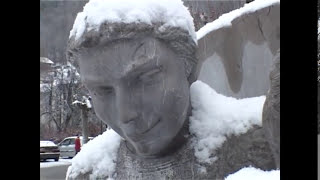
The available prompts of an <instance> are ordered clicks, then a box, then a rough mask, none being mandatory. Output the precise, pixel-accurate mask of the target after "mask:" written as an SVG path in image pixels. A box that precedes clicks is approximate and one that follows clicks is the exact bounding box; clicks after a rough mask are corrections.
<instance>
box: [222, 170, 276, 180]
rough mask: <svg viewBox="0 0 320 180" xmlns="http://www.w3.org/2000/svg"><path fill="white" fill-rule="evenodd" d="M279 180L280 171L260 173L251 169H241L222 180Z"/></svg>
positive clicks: (260, 171)
mask: <svg viewBox="0 0 320 180" xmlns="http://www.w3.org/2000/svg"><path fill="white" fill-rule="evenodd" d="M244 179H245V180H257V179H259V180H280V170H272V171H262V170H261V169H256V168H253V167H246V168H242V169H241V170H239V171H237V172H236V173H234V174H230V175H229V176H227V177H226V178H225V179H224V180H244Z"/></svg>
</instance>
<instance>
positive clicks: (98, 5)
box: [69, 0, 197, 42]
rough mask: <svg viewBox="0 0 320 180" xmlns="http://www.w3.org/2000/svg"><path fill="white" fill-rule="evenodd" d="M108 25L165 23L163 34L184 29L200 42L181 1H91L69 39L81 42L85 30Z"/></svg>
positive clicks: (85, 7) (81, 13)
mask: <svg viewBox="0 0 320 180" xmlns="http://www.w3.org/2000/svg"><path fill="white" fill-rule="evenodd" d="M104 22H110V23H147V24H150V25H151V24H154V23H161V24H162V26H161V27H160V28H159V30H161V28H165V27H167V26H172V27H180V28H182V29H184V30H186V31H188V32H189V34H190V35H191V37H192V38H193V39H194V41H195V42H197V40H196V34H195V30H194V24H193V18H192V16H191V15H190V12H189V11H188V9H187V8H186V7H185V6H184V5H183V2H182V1H181V0H134V1H132V0H90V1H89V2H88V3H87V4H86V5H85V6H84V8H83V11H82V12H80V13H78V15H77V17H76V19H75V22H74V25H73V28H72V30H71V31H70V36H69V37H70V38H71V37H72V36H75V39H78V38H80V37H81V36H82V34H83V32H85V30H92V29H93V30H98V29H99V27H100V25H101V24H102V23H104Z"/></svg>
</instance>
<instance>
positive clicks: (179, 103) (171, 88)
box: [68, 5, 280, 179]
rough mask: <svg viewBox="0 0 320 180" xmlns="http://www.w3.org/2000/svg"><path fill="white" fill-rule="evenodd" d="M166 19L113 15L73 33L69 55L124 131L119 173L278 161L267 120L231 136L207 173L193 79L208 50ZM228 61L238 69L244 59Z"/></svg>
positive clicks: (195, 171) (219, 170) (106, 117)
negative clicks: (193, 137) (116, 18)
mask: <svg viewBox="0 0 320 180" xmlns="http://www.w3.org/2000/svg"><path fill="white" fill-rule="evenodd" d="M279 6H280V5H279ZM162 25H163V24H161V22H155V23H152V24H148V23H143V22H135V23H124V22H108V21H106V22H103V23H102V24H101V25H100V27H99V28H98V30H86V31H84V32H83V34H82V35H81V36H80V37H79V38H76V37H75V36H71V38H70V40H69V46H68V58H69V59H70V60H71V61H74V63H77V64H78V67H79V69H80V75H81V77H82V78H81V79H82V82H83V84H84V85H85V86H86V87H87V89H88V90H89V93H90V95H91V98H92V101H93V106H94V108H95V112H96V114H97V116H98V117H99V118H100V119H101V120H102V121H104V122H105V123H106V124H108V126H110V127H111V128H112V129H113V130H115V131H116V132H117V133H118V134H119V135H120V136H121V137H122V138H123V139H124V140H123V141H122V142H121V145H120V148H119V151H118V159H117V168H116V173H115V174H116V176H114V178H115V179H222V178H223V177H225V176H226V175H227V174H229V173H232V172H235V171H237V170H239V169H240V168H241V167H244V166H250V165H252V166H255V167H258V168H261V169H264V170H270V169H273V168H275V163H274V160H273V159H272V153H271V151H270V149H269V145H268V142H267V141H266V140H265V138H264V133H263V130H262V128H261V127H254V128H252V129H251V130H249V131H248V132H247V133H245V134H243V135H240V136H234V137H229V138H228V140H227V141H226V143H224V145H223V147H222V148H221V149H220V150H218V152H217V156H218V157H219V159H218V160H217V161H216V162H215V163H213V164H211V165H205V166H206V169H207V172H206V173H203V172H201V170H199V169H201V166H200V165H199V164H198V163H196V159H195V157H194V153H193V149H192V148H191V146H190V144H191V141H190V133H189V121H188V117H189V116H190V115H191V105H190V95H189V93H190V90H189V87H190V85H191V84H192V83H193V82H194V81H195V80H196V79H197V77H198V74H199V66H201V65H202V62H203V61H204V60H205V59H206V58H207V57H204V56H203V55H201V56H200V55H199V52H200V51H203V49H202V50H199V49H198V48H199V46H198V42H196V41H195V39H194V37H192V36H191V35H190V34H191V33H190V32H188V31H186V30H185V29H183V28H179V27H174V26H166V27H165V28H160V27H161V26H162ZM159 29H161V30H159ZM213 33H214V32H213ZM208 36H212V33H211V34H209V35H207V37H208ZM199 45H201V46H202V45H203V44H202V43H201V44H199ZM201 48H203V47H201ZM228 63H230V64H231V66H230V67H229V69H231V71H232V68H233V67H237V66H233V65H232V62H228ZM227 75H228V78H229V79H232V78H236V76H237V74H227ZM235 81H237V78H236V79H235ZM239 86H241V81H237V82H235V83H233V86H232V88H234V89H237V88H238V87H239ZM248 142H250V143H248ZM89 175H90V172H87V173H84V174H81V175H79V176H78V177H77V178H76V179H88V178H89ZM100 178H102V179H106V178H108V177H100ZM70 179H71V178H70Z"/></svg>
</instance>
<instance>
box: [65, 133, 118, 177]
mask: <svg viewBox="0 0 320 180" xmlns="http://www.w3.org/2000/svg"><path fill="white" fill-rule="evenodd" d="M120 140H121V137H120V136H119V135H118V134H117V133H116V132H115V131H113V130H107V131H106V132H104V133H103V134H101V135H99V136H97V137H96V138H94V139H93V140H91V141H89V142H88V143H87V144H85V145H83V147H81V151H80V152H79V153H78V154H77V155H76V156H75V157H74V158H73V159H72V164H71V166H70V167H69V168H68V171H67V175H66V179H68V178H73V179H74V178H76V177H77V176H78V175H80V174H85V173H88V172H90V173H91V175H90V179H95V178H96V177H112V174H113V173H114V172H115V168H116V160H117V152H118V149H119V146H120Z"/></svg>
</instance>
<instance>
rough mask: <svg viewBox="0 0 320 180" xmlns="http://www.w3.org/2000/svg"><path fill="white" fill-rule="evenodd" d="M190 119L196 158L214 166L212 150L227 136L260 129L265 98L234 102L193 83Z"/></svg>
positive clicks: (199, 83)
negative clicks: (254, 128) (255, 128)
mask: <svg viewBox="0 0 320 180" xmlns="http://www.w3.org/2000/svg"><path fill="white" fill-rule="evenodd" d="M190 96H191V104H192V108H193V109H192V116H190V118H189V120H190V127H189V128H190V133H192V134H193V135H194V139H193V143H194V144H193V146H194V150H195V156H196V157H197V159H198V161H199V162H201V163H209V164H210V163H213V162H214V161H215V160H216V159H217V157H216V156H214V153H215V150H216V149H217V148H219V147H221V145H222V144H223V142H224V141H225V140H226V137H227V136H230V135H232V134H233V135H239V134H242V133H245V132H247V130H249V129H250V128H251V127H252V126H253V125H258V126H261V125H262V109H263V104H264V101H265V96H260V97H253V98H245V99H235V98H233V97H226V96H223V95H221V94H218V93H217V92H216V91H215V90H214V89H212V88H211V87H209V86H208V85H207V84H205V83H203V82H201V81H199V80H198V81H196V82H194V83H193V84H192V85H191V87H190Z"/></svg>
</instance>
